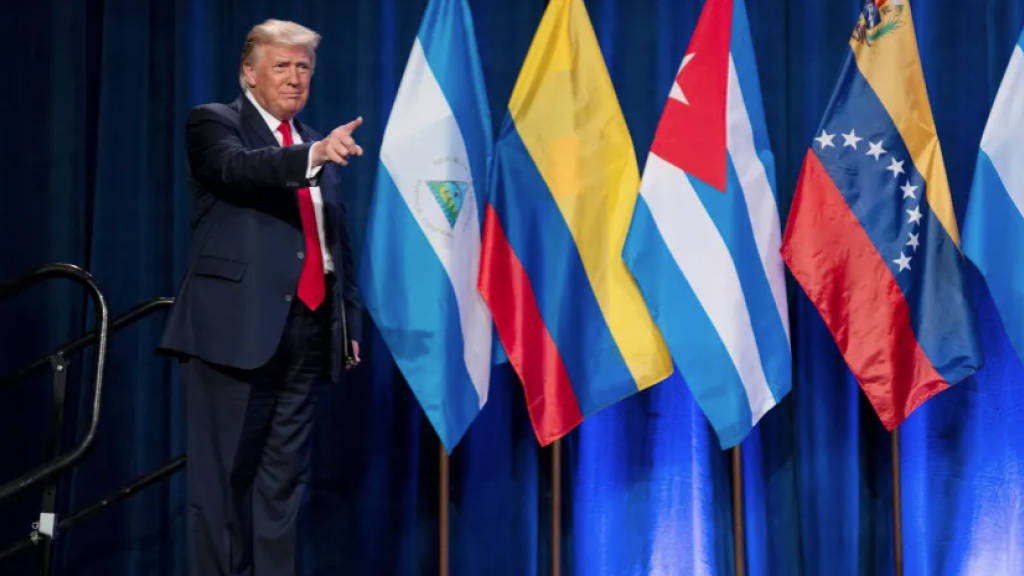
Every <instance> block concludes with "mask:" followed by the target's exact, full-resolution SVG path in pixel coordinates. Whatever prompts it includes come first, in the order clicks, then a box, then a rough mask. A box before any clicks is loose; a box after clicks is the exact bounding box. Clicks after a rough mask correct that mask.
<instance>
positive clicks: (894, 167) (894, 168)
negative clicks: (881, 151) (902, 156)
mask: <svg viewBox="0 0 1024 576" xmlns="http://www.w3.org/2000/svg"><path fill="white" fill-rule="evenodd" d="M903 162H904V161H903V160H900V161H899V162H897V161H896V159H895V158H893V159H892V164H889V166H888V167H886V170H888V171H890V172H892V177H893V178H899V177H900V174H903Z"/></svg>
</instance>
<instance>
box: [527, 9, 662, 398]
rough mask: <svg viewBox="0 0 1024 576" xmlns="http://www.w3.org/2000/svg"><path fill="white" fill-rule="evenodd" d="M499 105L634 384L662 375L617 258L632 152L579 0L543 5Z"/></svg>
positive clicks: (655, 346)
mask: <svg viewBox="0 0 1024 576" xmlns="http://www.w3.org/2000/svg"><path fill="white" fill-rule="evenodd" d="M509 113H510V115H511V117H512V119H513V121H514V123H515V126H516V129H517V131H518V133H519V135H520V137H521V138H522V140H523V143H524V145H525V146H526V149H527V150H528V151H529V154H530V156H531V158H532V159H533V161H534V163H535V164H536V166H537V168H538V170H539V172H540V173H541V175H542V177H543V179H544V181H545V183H546V184H547V186H548V189H549V190H550V191H551V194H552V196H553V197H554V199H555V202H556V204H557V205H558V208H559V211H560V212H561V214H562V217H563V218H564V219H565V222H566V225H567V227H568V228H569V230H570V232H571V234H572V237H573V240H574V241H575V243H576V248H577V250H578V252H579V255H580V259H581V260H582V262H583V266H584V269H585V270H586V273H587V276H588V278H589V281H590V284H591V286H592V287H593V290H594V295H595V297H596V298H597V302H598V306H599V307H600V309H601V313H602V314H603V315H604V317H605V320H606V322H607V323H608V327H609V329H610V331H611V333H612V337H613V339H614V340H615V343H616V345H617V346H618V347H619V350H620V352H621V353H622V356H623V359H624V361H625V362H626V364H627V366H628V367H629V370H630V372H631V374H632V375H633V378H634V379H635V381H636V384H637V387H638V388H640V389H643V388H647V387H649V386H652V385H654V384H656V383H658V382H660V381H661V380H664V379H665V378H667V377H668V376H669V375H670V374H671V373H672V361H671V358H670V356H669V353H668V349H667V347H666V346H665V342H664V340H663V339H662V337H661V334H660V332H659V331H658V329H657V327H656V326H655V324H654V321H653V320H652V319H651V316H650V313H649V312H648V310H647V306H646V304H645V303H644V301H643V298H642V297H641V295H640V291H639V289H638V288H637V286H636V283H635V281H634V280H633V277H632V275H630V273H629V270H628V269H627V268H626V265H625V263H624V261H623V260H622V247H623V244H624V243H625V240H626V233H627V231H628V229H629V223H630V219H631V216H632V211H633V206H634V205H635V203H636V198H637V194H638V191H639V187H640V174H639V170H638V168H637V164H636V154H635V152H634V149H633V141H632V139H631V137H630V135H629V130H628V129H627V127H626V121H625V118H624V117H623V116H622V111H621V109H620V108H619V102H618V98H617V97H616V95H615V90H614V88H613V86H612V82H611V78H610V77H609V75H608V70H607V68H606V67H605V63H604V59H603V57H602V56H601V49H600V45H599V44H598V42H597V37H596V36H595V35H594V30H593V27H592V26H591V23H590V18H589V17H588V15H587V12H586V8H585V7H584V5H583V2H582V0H553V1H552V2H551V5H549V6H548V9H547V11H546V12H545V14H544V18H543V19H542V21H541V24H540V27H539V28H538V31H537V34H536V36H535V37H534V40H533V43H532V45H531V46H530V50H529V53H528V54H527V56H526V61H525V63H524V64H523V68H522V71H521V72H520V76H519V80H518V82H517V83H516V87H515V90H514V91H513V93H512V97H511V99H510V101H509ZM538 232H540V231H538ZM567 305H568V304H567Z"/></svg>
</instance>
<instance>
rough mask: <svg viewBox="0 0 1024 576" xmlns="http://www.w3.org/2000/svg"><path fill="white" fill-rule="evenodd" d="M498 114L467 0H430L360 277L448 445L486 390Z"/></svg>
mask: <svg viewBox="0 0 1024 576" xmlns="http://www.w3.org/2000/svg"><path fill="white" fill-rule="evenodd" d="M491 147H492V137H491V114H490V109H489V108H488V105H487V95H486V91H485V89H484V78H483V71H482V69H481V66H480V58H479V55H478V53H477V46H476V38H475V36H474V32H473V20H472V16H471V14H470V11H469V6H468V4H467V3H466V0H430V2H429V4H428V5H427V9H426V12H425V13H424V15H423V21H422V23H421V25H420V30H419V33H418V34H417V36H416V41H415V43H414V44H413V47H412V53H411V54H410V55H409V61H408V63H407V64H406V68H405V73H404V75H403V77H402V82H401V85H400V86H399V88H398V95H397V96H396V99H395V105H394V107H393V108H392V110H391V116H390V118H389V119H388V124H387V128H386V129H385V132H384V141H383V143H382V145H381V151H380V166H379V168H378V172H377V180H376V184H375V187H374V194H373V200H372V202H371V205H370V214H369V223H368V226H367V230H366V237H365V244H364V255H363V262H362V269H361V278H360V281H361V282H360V284H361V288H362V291H363V297H364V298H365V301H366V307H367V309H368V310H369V312H370V314H371V316H372V317H373V320H374V323H375V324H376V325H377V327H378V328H379V329H380V331H381V334H382V335H383V337H384V340H385V341H386V342H387V345H388V348H389V349H390V350H391V354H392V355H393V356H394V358H395V362H396V363H397V364H398V367H399V369H400V370H401V371H402V374H403V375H404V376H405V379H406V381H407V382H408V383H409V386H410V388H412V391H413V393H414V394H415V395H416V398H417V400H418V401H419V403H420V405H421V406H422V407H423V411H424V412H425V413H426V415H427V418H428V419H429V420H430V422H431V424H432V425H433V427H434V430H435V431H436V432H437V435H438V437H439V438H440V439H441V442H442V443H443V444H444V447H445V449H446V450H447V451H448V452H449V453H450V452H451V451H452V449H454V448H455V446H456V445H457V444H458V443H459V441H460V440H461V439H462V436H463V435H464V434H465V432H466V429H467V428H468V427H469V425H470V424H471V423H472V422H473V420H474V419H475V418H476V415H477V414H478V413H479V412H480V410H481V409H482V408H483V406H484V404H485V403H486V402H487V392H488V387H489V382H490V371H491V357H492V356H491V355H492V350H491V341H492V334H493V332H492V330H493V328H492V326H493V325H492V322H491V315H490V312H489V310H488V308H487V305H486V304H485V303H484V300H483V298H482V297H481V296H480V292H479V290H478V289H477V275H478V271H479V268H480V223H481V221H482V220H483V215H482V214H483V206H484V201H485V195H484V188H485V186H486V182H487V167H488V162H489V160H490V156H491Z"/></svg>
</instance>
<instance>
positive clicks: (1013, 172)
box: [962, 33, 1024, 359]
mask: <svg viewBox="0 0 1024 576" xmlns="http://www.w3.org/2000/svg"><path fill="white" fill-rule="evenodd" d="M1022 98H1024V33H1022V34H1021V38H1019V39H1018V40H1017V45H1016V46H1014V47H1013V55H1012V56H1011V57H1010V65H1009V66H1008V67H1007V69H1006V74H1005V75H1004V76H1003V82H1002V84H1001V85H1000V86H999V92H998V93H997V94H996V101H995V103H994V104H993V105H992V111H991V112H990V113H989V117H988V124H987V125H986V126H985V133H984V134H983V135H982V137H981V150H980V152H979V153H978V162H977V165H976V167H975V169H974V185H973V186H972V188H971V196H970V198H969V199H968V204H967V216H966V218H965V219H964V226H963V229H964V232H963V234H964V237H963V243H962V244H963V250H964V254H965V255H966V256H967V257H968V258H969V259H970V260H971V261H972V262H974V265H975V266H976V267H977V268H978V270H979V271H980V272H981V274H982V275H983V276H984V277H985V282H986V284H988V290H989V293H990V294H991V295H992V300H993V301H994V302H995V305H996V309H997V310H998V311H999V315H1000V316H1001V317H1002V319H1003V326H1004V327H1005V328H1006V334H1007V335H1008V336H1009V338H1010V343H1011V344H1013V347H1014V349H1015V350H1016V351H1017V356H1018V357H1020V358H1021V359H1024V162H1022V161H1021V159H1022V154H1024V106H1021V99H1022Z"/></svg>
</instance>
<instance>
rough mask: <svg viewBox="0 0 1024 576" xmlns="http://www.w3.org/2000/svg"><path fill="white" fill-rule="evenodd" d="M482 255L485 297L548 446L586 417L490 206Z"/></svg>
mask: <svg viewBox="0 0 1024 576" xmlns="http://www.w3.org/2000/svg"><path fill="white" fill-rule="evenodd" d="M481 255H482V258H481V263H480V283H479V284H480V292H481V293H482V294H483V298H484V300H486V301H487V305H488V306H489V307H490V309H491V314H492V315H493V317H494V321H495V325H496V326H497V329H498V337H499V338H500V339H501V343H502V345H503V346H504V347H505V351H506V352H507V353H508V358H509V362H510V363H511V364H512V367H513V368H515V371H516V373H517V374H519V379H520V380H521V381H522V382H523V388H524V391H525V394H526V406H527V409H528V410H529V412H530V420H531V422H532V423H533V428H534V431H535V432H536V434H537V439H538V440H539V441H540V443H541V445H542V446H545V445H547V444H550V443H551V442H554V441H555V440H557V439H559V438H560V437H562V436H564V435H565V434H566V433H567V432H569V431H570V430H572V429H573V428H575V427H576V426H577V425H579V423H580V422H582V421H583V415H582V414H581V413H580V407H579V403H578V402H577V400H576V393H575V392H574V391H573V388H572V384H571V383H570V381H569V373H568V372H567V371H566V369H565V364H564V363H563V362H562V356H561V354H560V353H559V351H558V347H557V346H555V341H554V339H553V338H552V337H551V333H550V332H549V331H548V328H547V326H546V325H545V324H544V319H543V317H541V314H540V309H539V308H538V307H537V299H536V296H535V295H534V292H533V286H532V285H531V284H530V279H529V277H528V276H527V274H526V270H524V269H523V264H522V262H520V261H519V258H518V257H517V256H516V253H515V251H513V250H512V246H510V245H509V242H508V238H507V237H506V236H505V230H504V228H502V226H501V221H500V220H499V219H498V216H497V214H495V212H494V207H493V206H491V205H490V204H488V205H487V210H486V215H485V216H484V233H483V246H482V248H481Z"/></svg>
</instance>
